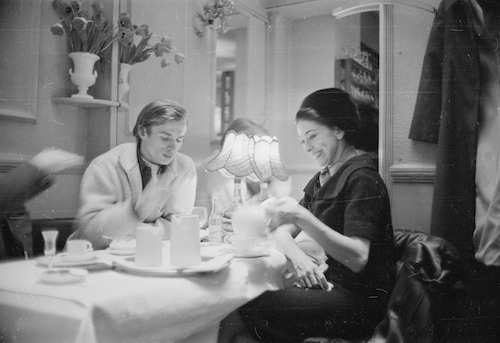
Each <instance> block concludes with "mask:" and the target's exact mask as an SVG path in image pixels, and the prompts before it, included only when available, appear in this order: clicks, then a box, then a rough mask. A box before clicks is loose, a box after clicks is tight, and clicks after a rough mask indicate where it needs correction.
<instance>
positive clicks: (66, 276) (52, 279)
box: [40, 268, 88, 284]
mask: <svg viewBox="0 0 500 343" xmlns="http://www.w3.org/2000/svg"><path fill="white" fill-rule="evenodd" d="M87 274H88V271H87V270H85V269H76V268H71V269H68V268H62V269H50V270H46V271H44V272H43V273H41V274H40V281H42V282H45V283H50V284H68V283H75V282H80V281H83V280H85V278H86V277H87Z"/></svg>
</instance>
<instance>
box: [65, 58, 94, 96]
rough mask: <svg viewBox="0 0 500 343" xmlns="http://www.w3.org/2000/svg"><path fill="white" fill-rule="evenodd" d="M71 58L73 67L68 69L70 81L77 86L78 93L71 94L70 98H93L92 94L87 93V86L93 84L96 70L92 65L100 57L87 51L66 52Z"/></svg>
mask: <svg viewBox="0 0 500 343" xmlns="http://www.w3.org/2000/svg"><path fill="white" fill-rule="evenodd" d="M68 56H69V58H71V59H72V60H73V69H70V70H69V75H71V82H73V84H74V85H75V86H77V87H78V93H76V94H73V95H72V96H71V97H72V98H85V99H93V98H94V97H93V96H92V95H88V94H87V91H88V90H89V87H91V86H93V85H94V84H95V81H96V79H97V71H96V70H95V69H94V65H95V63H96V62H97V61H99V59H100V57H99V56H97V55H96V54H92V53H89V52H71V53H70V54H68Z"/></svg>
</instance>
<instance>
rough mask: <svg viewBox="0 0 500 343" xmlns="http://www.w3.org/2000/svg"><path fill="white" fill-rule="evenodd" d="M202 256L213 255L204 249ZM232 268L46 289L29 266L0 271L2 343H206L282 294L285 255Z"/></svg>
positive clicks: (96, 273) (105, 277) (123, 276)
mask: <svg viewBox="0 0 500 343" xmlns="http://www.w3.org/2000/svg"><path fill="white" fill-rule="evenodd" d="M204 249H214V247H207V248H204ZM270 252H271V255H270V256H268V257H259V258H251V259H238V258H235V259H233V260H232V262H231V264H230V266H228V267H226V268H224V269H222V270H221V271H219V272H217V273H212V274H202V275H195V276H188V277H148V276H138V275H133V274H128V273H125V272H122V271H117V270H111V269H105V270H92V271H90V272H89V275H88V276H87V278H86V280H85V281H84V282H81V283H75V284H67V285H52V284H46V283H43V282H41V281H40V280H39V276H40V274H41V273H42V272H43V271H44V270H45V268H41V267H40V266H38V265H37V264H36V263H35V261H33V260H30V261H15V262H7V263H2V264H0V337H2V342H24V343H29V342H36V343H43V342H50V343H57V342H64V343H68V342H82V343H93V342H106V343H108V342H134V343H135V342H210V341H214V342H215V341H216V340H217V333H218V323H219V322H220V321H221V320H222V319H223V318H224V317H225V316H227V315H228V314H229V313H230V312H232V311H233V310H235V309H237V308H238V307H239V306H241V305H243V304H245V303H246V302H248V301H250V300H251V299H253V298H255V297H257V296H258V295H260V294H261V293H262V292H264V291H266V290H276V289H279V288H281V287H282V286H283V283H282V277H281V275H283V270H284V268H285V265H286V258H285V257H284V255H282V254H281V253H279V252H278V251H276V250H273V249H270Z"/></svg>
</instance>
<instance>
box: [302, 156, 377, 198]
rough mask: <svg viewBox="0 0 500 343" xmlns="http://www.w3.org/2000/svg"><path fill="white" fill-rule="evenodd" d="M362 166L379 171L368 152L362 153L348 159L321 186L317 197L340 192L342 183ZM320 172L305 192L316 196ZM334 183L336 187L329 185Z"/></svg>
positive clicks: (329, 196)
mask: <svg viewBox="0 0 500 343" xmlns="http://www.w3.org/2000/svg"><path fill="white" fill-rule="evenodd" d="M361 168H369V169H373V170H375V171H377V170H378V169H377V166H376V165H375V163H374V162H373V160H372V158H371V157H370V155H368V154H362V155H359V156H355V157H352V158H350V159H349V160H347V161H346V162H345V163H344V164H342V166H341V167H340V169H339V170H338V171H337V172H336V173H335V174H334V175H332V176H331V177H330V178H329V179H328V180H327V181H326V183H325V184H324V185H323V187H321V188H320V189H319V190H318V192H317V193H316V195H315V196H316V197H317V198H332V197H334V196H336V195H337V194H338V192H339V191H340V189H337V188H339V187H342V185H343V184H344V183H345V181H346V180H347V179H348V178H349V176H350V175H351V174H352V173H353V172H354V171H356V170H358V169H361ZM319 174H320V172H318V173H316V175H314V177H313V178H312V179H311V180H310V181H309V182H308V184H307V185H306V187H305V188H304V193H305V194H307V195H309V196H314V194H315V185H316V183H317V182H318V179H319ZM332 182H333V183H334V184H335V185H336V186H335V187H333V188H332V187H328V184H329V183H332Z"/></svg>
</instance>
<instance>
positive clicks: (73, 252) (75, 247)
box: [66, 239, 92, 257]
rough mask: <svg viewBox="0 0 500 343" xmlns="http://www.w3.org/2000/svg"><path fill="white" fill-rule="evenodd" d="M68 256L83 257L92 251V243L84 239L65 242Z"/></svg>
mask: <svg viewBox="0 0 500 343" xmlns="http://www.w3.org/2000/svg"><path fill="white" fill-rule="evenodd" d="M66 247H67V250H68V255H69V256H75V257H83V256H85V255H87V254H88V253H89V252H90V251H92V243H90V242H89V241H87V240H84V239H73V240H69V241H67V242H66Z"/></svg>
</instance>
